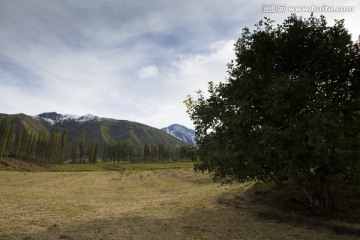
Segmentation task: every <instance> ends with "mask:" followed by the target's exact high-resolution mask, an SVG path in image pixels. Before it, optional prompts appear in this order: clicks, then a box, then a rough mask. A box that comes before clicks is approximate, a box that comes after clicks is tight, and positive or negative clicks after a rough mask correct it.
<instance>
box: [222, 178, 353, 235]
mask: <svg viewBox="0 0 360 240" xmlns="http://www.w3.org/2000/svg"><path fill="white" fill-rule="evenodd" d="M335 201H336V206H334V207H333V208H329V209H319V208H318V209H316V208H309V207H308V206H306V204H305V199H303V198H302V194H301V192H300V191H299V190H298V189H296V188H294V187H292V186H290V185H287V186H283V187H282V188H278V187H276V186H275V185H273V184H264V183H257V184H253V185H252V186H251V187H249V188H247V189H246V190H244V191H243V192H240V193H239V194H237V195H235V196H234V195H226V194H224V195H223V196H221V197H219V198H218V202H219V203H220V204H222V205H225V206H227V207H229V208H233V209H235V210H238V211H243V210H247V211H250V212H253V213H254V214H255V215H256V216H257V217H258V218H259V219H264V220H272V221H276V222H277V223H284V224H291V225H293V226H298V227H303V228H307V229H314V230H316V229H327V230H329V231H331V232H333V233H335V234H337V235H352V236H355V237H360V227H359V224H360V211H359V210H360V198H359V191H358V189H357V188H356V187H353V186H347V187H344V188H343V189H342V190H341V191H340V192H339V193H338V196H337V197H336V199H335Z"/></svg>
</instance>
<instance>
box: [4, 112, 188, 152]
mask: <svg viewBox="0 0 360 240" xmlns="http://www.w3.org/2000/svg"><path fill="white" fill-rule="evenodd" d="M0 117H10V118H12V119H13V122H14V124H15V125H17V126H21V127H23V128H26V129H29V130H33V131H35V132H40V131H42V130H43V131H46V132H47V133H48V134H50V133H51V132H53V131H67V132H68V136H69V137H68V138H69V142H73V141H79V139H80V136H81V134H82V131H84V132H85V142H86V143H89V142H90V141H92V139H96V140H97V142H98V144H100V145H103V144H104V143H105V142H106V141H118V142H119V141H126V140H128V141H130V142H132V144H133V145H134V146H137V147H143V146H144V145H145V144H151V145H158V144H164V145H166V146H171V147H174V146H180V145H184V143H183V142H182V141H180V140H179V139H178V138H176V137H174V136H172V135H170V134H168V133H166V132H164V131H162V130H161V129H157V128H154V127H151V126H148V125H145V124H142V123H137V122H132V121H129V120H117V119H112V118H102V117H98V116H95V115H92V114H87V115H84V116H77V115H71V114H59V113H57V112H44V113H40V114H38V115H36V116H30V115H26V114H23V113H21V114H0Z"/></svg>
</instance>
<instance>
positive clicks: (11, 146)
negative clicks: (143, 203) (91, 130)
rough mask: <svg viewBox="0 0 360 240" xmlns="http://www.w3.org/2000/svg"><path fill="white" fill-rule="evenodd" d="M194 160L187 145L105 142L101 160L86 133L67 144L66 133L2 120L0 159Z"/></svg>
mask: <svg viewBox="0 0 360 240" xmlns="http://www.w3.org/2000/svg"><path fill="white" fill-rule="evenodd" d="M194 156H195V154H194V149H192V148H191V147H190V146H186V145H183V146H179V147H169V146H165V145H164V144H158V145H151V144H145V145H144V147H143V148H139V147H135V146H134V145H133V144H132V142H131V141H128V140H125V141H119V142H117V141H114V140H112V141H107V142H105V143H104V146H103V151H102V156H100V155H99V151H98V143H97V141H96V139H92V140H91V141H89V142H88V143H87V144H86V141H85V132H84V131H82V134H81V136H79V138H78V139H77V140H74V141H72V142H71V143H68V133H67V132H66V131H63V132H56V131H55V132H52V133H51V134H48V133H47V132H46V131H40V132H39V133H37V132H35V131H31V130H27V129H25V128H16V127H15V126H14V124H13V123H12V121H11V119H6V118H4V119H0V159H1V158H4V157H13V158H16V159H21V160H26V161H32V162H42V163H50V164H62V163H96V162H104V163H106V162H112V163H120V162H140V161H145V162H165V161H175V160H182V161H187V160H192V159H193V158H194ZM99 157H101V158H99Z"/></svg>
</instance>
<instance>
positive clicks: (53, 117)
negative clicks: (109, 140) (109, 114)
mask: <svg viewBox="0 0 360 240" xmlns="http://www.w3.org/2000/svg"><path fill="white" fill-rule="evenodd" d="M35 118H37V119H39V120H43V121H45V122H47V123H48V124H50V125H55V124H58V123H59V124H62V123H64V122H68V121H75V122H78V123H85V122H89V121H93V120H96V121H99V122H100V121H102V120H103V119H102V118H99V117H97V116H94V115H91V114H87V115H84V116H76V115H71V114H58V113H56V112H46V113H41V114H39V115H37V116H35Z"/></svg>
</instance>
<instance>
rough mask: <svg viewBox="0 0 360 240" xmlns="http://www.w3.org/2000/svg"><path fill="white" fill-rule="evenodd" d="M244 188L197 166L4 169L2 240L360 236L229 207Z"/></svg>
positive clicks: (0, 193) (0, 218)
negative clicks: (215, 180)
mask: <svg viewBox="0 0 360 240" xmlns="http://www.w3.org/2000/svg"><path fill="white" fill-rule="evenodd" d="M241 191H243V186H241V185H233V186H226V187H221V186H219V185H218V184H216V183H213V182H212V181H211V179H210V177H209V176H208V175H206V174H201V173H196V172H194V171H193V170H192V169H164V170H144V171H121V172H30V173H29V172H27V173H24V172H6V171H4V172H0V239H28V240H29V239H104V240H105V239H352V238H354V239H355V237H354V236H352V235H336V234H335V233H334V232H332V231H331V230H329V229H327V228H324V227H322V226H319V227H308V226H307V225H306V224H304V225H301V224H300V225H299V224H291V223H284V222H279V221H277V220H276V219H265V218H261V217H259V214H258V213H259V212H258V210H259V206H255V205H252V204H250V203H246V202H244V206H241V207H240V208H239V207H238V208H235V207H234V206H232V205H231V204H224V203H222V201H221V199H222V200H224V199H231V198H233V197H234V196H237V197H238V196H239V193H241ZM240 195H241V194H240ZM265 211H266V210H265Z"/></svg>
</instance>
